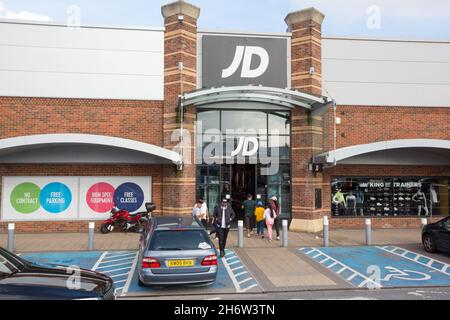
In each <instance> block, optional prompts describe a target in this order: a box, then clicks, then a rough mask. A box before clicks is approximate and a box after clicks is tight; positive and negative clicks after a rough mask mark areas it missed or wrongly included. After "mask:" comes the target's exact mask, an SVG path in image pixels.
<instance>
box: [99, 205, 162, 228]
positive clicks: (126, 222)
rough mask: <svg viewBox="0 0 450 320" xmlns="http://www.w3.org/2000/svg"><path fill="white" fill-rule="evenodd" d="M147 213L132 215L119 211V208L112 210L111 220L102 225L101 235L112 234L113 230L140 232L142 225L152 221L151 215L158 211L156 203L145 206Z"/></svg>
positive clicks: (115, 207) (125, 211)
mask: <svg viewBox="0 0 450 320" xmlns="http://www.w3.org/2000/svg"><path fill="white" fill-rule="evenodd" d="M145 209H146V212H137V213H130V212H128V211H127V210H124V209H119V208H118V207H117V206H114V208H112V209H111V218H109V219H108V220H105V221H104V222H103V224H102V225H101V228H100V231H101V233H110V232H112V231H113V230H117V231H119V232H139V230H140V229H141V227H142V225H143V224H145V223H146V222H148V221H149V219H151V213H152V212H153V211H155V210H156V205H155V204H154V203H151V202H149V203H146V204H145Z"/></svg>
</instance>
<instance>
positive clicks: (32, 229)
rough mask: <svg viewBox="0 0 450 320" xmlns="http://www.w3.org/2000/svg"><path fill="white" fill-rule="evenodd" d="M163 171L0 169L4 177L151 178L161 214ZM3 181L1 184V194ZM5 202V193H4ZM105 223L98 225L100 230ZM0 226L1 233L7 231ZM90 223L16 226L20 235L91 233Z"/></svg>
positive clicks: (133, 167) (102, 167) (96, 167)
mask: <svg viewBox="0 0 450 320" xmlns="http://www.w3.org/2000/svg"><path fill="white" fill-rule="evenodd" d="M161 171H162V168H161V166H160V165H0V176H129V177H133V176H151V177H152V200H153V202H154V203H155V204H156V206H157V211H156V212H155V214H161V211H160V210H161V206H162V199H161V196H162V174H161ZM1 183H2V181H1V180H0V192H1V190H2V188H1ZM0 199H1V193H0ZM100 224H101V221H98V222H96V227H97V230H98V228H99V227H100ZM7 225H8V223H7V222H0V232H1V233H4V232H6V230H7ZM87 226H88V221H54V222H53V221H51V222H42V221H39V222H16V232H19V233H21V232H28V233H40V232H87Z"/></svg>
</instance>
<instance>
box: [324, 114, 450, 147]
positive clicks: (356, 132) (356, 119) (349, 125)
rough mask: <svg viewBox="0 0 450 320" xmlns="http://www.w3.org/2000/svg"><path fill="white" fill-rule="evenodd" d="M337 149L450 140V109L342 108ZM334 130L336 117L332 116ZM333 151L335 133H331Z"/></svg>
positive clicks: (329, 136)
mask: <svg viewBox="0 0 450 320" xmlns="http://www.w3.org/2000/svg"><path fill="white" fill-rule="evenodd" d="M336 116H337V117H340V118H341V119H342V124H340V125H337V148H342V147H347V146H352V145H358V144H365V143H372V142H378V141H387V140H396V139H446V140H448V139H450V108H426V107H378V106H338V107H337V113H336ZM329 121H330V123H329V126H330V128H333V123H332V121H333V117H332V116H330V117H329ZM328 141H330V146H329V148H332V141H333V130H329V132H328Z"/></svg>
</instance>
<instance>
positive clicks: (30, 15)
mask: <svg viewBox="0 0 450 320" xmlns="http://www.w3.org/2000/svg"><path fill="white" fill-rule="evenodd" d="M170 2H172V1H170V0H0V18H8V19H22V20H38V21H52V22H58V23H68V21H73V19H74V18H76V21H79V22H80V23H81V25H106V26H134V27H136V26H138V27H162V26H163V18H162V16H161V5H163V4H166V3H170ZM189 2H190V3H192V4H195V5H197V6H199V7H200V8H201V14H200V19H199V28H201V29H208V30H238V31H255V32H284V31H286V28H287V26H286V24H285V22H284V18H285V17H286V15H287V14H288V13H289V12H292V11H296V10H300V9H304V8H309V7H312V6H313V7H315V8H317V9H319V10H320V11H322V12H323V13H324V14H325V15H326V18H325V21H324V23H323V34H324V35H327V36H332V35H333V36H363V37H376V38H380V37H384V38H407V39H438V40H439V39H441V40H450V0H432V1H430V0H190V1H189ZM71 19H72V20H71Z"/></svg>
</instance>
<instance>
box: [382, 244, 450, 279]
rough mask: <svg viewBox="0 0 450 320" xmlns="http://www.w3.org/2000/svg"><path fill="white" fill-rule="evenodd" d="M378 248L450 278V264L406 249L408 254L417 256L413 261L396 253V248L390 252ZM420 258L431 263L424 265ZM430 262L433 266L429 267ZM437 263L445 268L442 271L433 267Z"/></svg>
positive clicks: (386, 248)
mask: <svg viewBox="0 0 450 320" xmlns="http://www.w3.org/2000/svg"><path fill="white" fill-rule="evenodd" d="M377 248H378V249H380V250H383V251H386V252H389V253H392V254H394V255H396V256H401V257H402V258H404V259H406V260H410V261H414V262H415V263H417V264H420V265H422V266H425V267H427V268H430V269H433V270H436V271H439V272H441V273H443V274H445V275H447V276H450V273H449V272H447V269H448V267H449V266H450V265H448V264H447V263H445V262H442V261H439V260H436V259H433V258H430V257H426V256H423V255H421V254H418V253H415V252H412V251H408V250H405V249H403V250H405V251H407V252H410V253H412V254H414V255H416V257H415V258H414V259H412V258H409V257H406V256H402V255H401V254H399V253H397V252H395V250H397V249H396V248H395V249H394V250H389V249H388V247H377ZM420 258H425V259H428V260H430V261H429V262H428V263H423V262H420V261H419V259H420ZM430 262H431V265H428V264H430ZM435 262H436V263H438V264H441V265H443V268H442V269H438V268H435V267H433V266H432V265H433V263H435Z"/></svg>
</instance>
